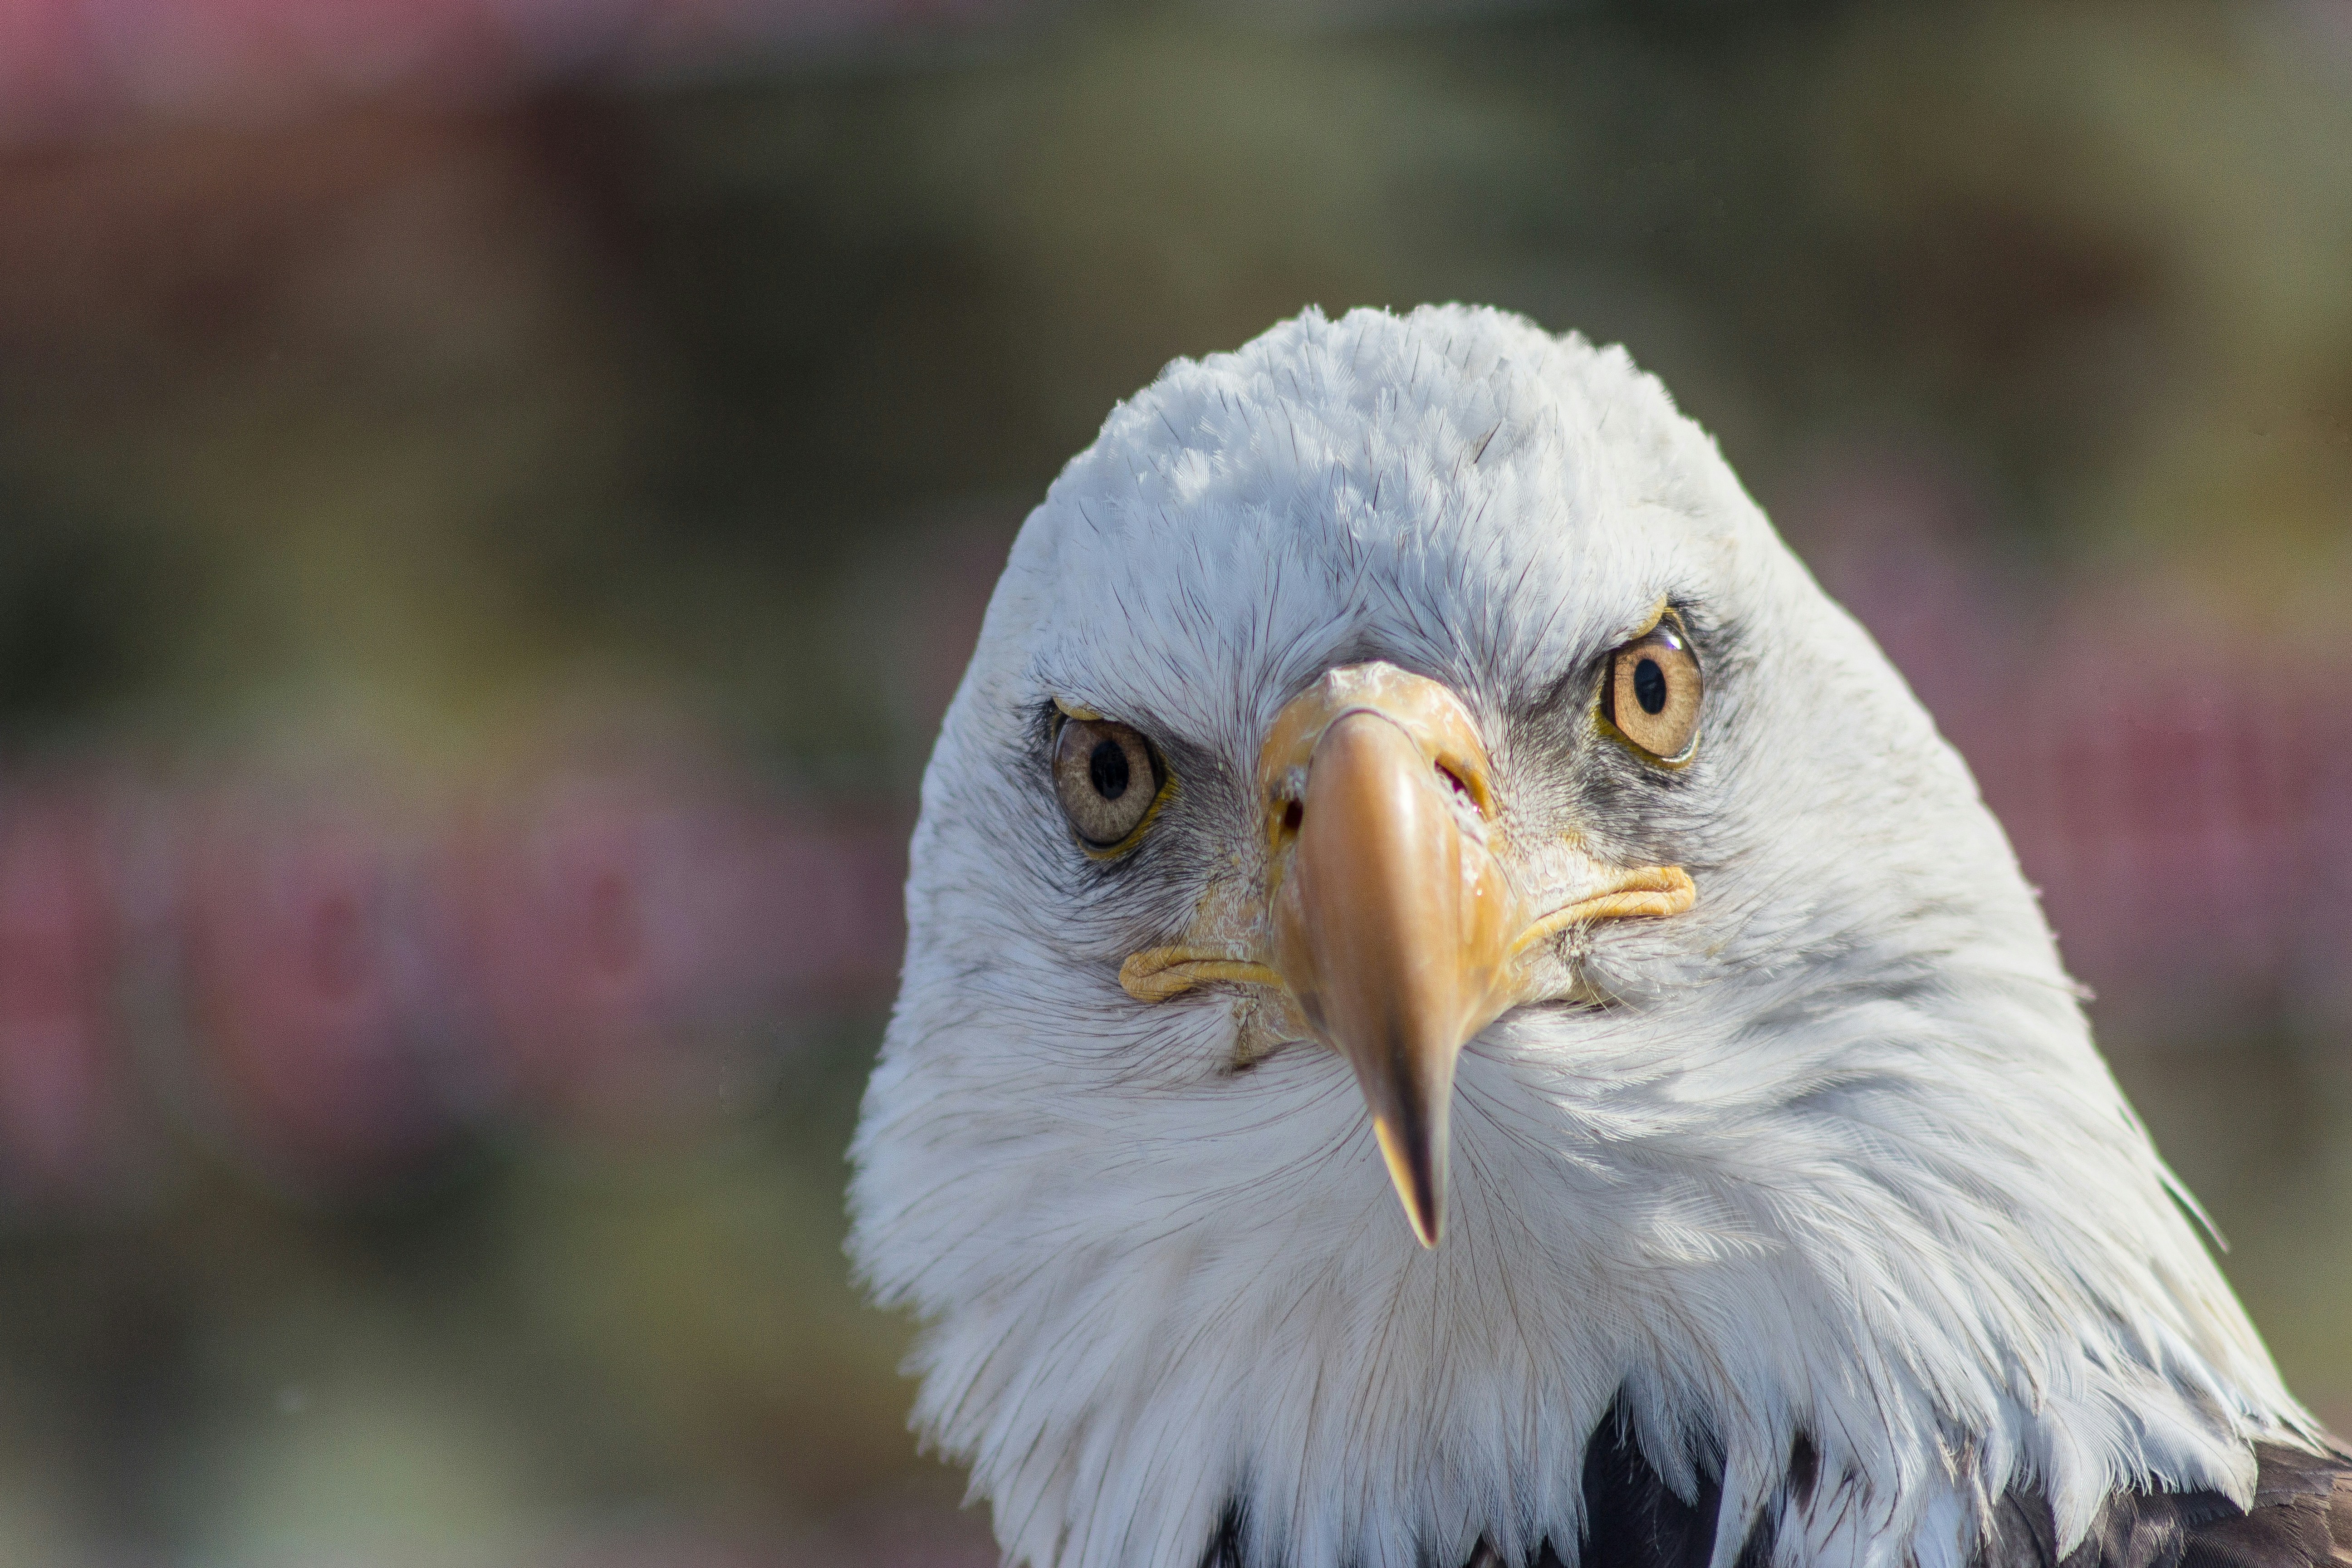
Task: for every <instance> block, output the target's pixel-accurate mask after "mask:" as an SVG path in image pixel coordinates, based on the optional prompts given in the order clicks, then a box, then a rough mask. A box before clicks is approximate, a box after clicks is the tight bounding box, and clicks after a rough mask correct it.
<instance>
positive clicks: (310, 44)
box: [0, 0, 1011, 136]
mask: <svg viewBox="0 0 2352 1568" xmlns="http://www.w3.org/2000/svg"><path fill="white" fill-rule="evenodd" d="M1010 8H1011V7H1010V6H1009V5H1007V4H1006V0H0V134H14V135H18V136H24V135H37V134H54V133H57V132H66V131H71V130H74V129H76V128H78V127H79V126H81V125H84V124H87V123H89V122H91V121H105V120H109V119H113V118H120V117H122V116H126V115H138V114H154V113H162V114H169V115H185V114H196V115H203V116H214V117H222V116H225V117H228V118H233V119H239V120H249V119H253V118H256V117H257V116H268V115H274V114H282V113H286V112H290V111H299V110H304V109H308V108H310V107H313V106H316V105H320V104H324V103H328V102H331V101H333V100H338V99H345V98H350V97H353V96H367V95H375V94H381V93H384V92H387V91H399V92H404V93H408V94H413V95H417V96H422V97H424V98H426V99H433V100H446V99H450V98H480V97H482V96H485V95H488V94H494V93H497V92H499V91H502V90H507V89H512V88H516V87H520V86H523V85H527V84H529V83H531V82H535V81H542V80H546V79H551V78H555V77H561V76H574V75H582V74H607V75H622V76H626V75H628V74H631V73H633V72H642V71H646V70H649V69H662V70H673V71H674V70H677V69H680V68H697V67H701V66H706V65H710V64H716V63H719V62H720V61H723V60H724V59H726V58H730V57H731V56H735V55H740V54H742V53H745V52H747V51H758V52H761V53H772V52H779V51H788V50H790V49H793V48H794V47H802V48H806V47H840V46H841V45H842V44H843V43H845V42H849V41H856V40H862V39H871V38H887V37H895V36H898V35H904V34H908V33H910V32H918V31H921V30H925V29H930V28H936V27H938V26H941V25H943V24H968V23H970V22H971V21H974V20H978V19H981V18H984V17H986V16H990V15H992V14H997V13H1001V12H1003V11H1005V10H1008V9H1010Z"/></svg>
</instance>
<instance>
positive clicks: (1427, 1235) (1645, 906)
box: [1119, 663, 1696, 1247]
mask: <svg viewBox="0 0 2352 1568" xmlns="http://www.w3.org/2000/svg"><path fill="white" fill-rule="evenodd" d="M1258 784H1259V790H1260V797H1261V799H1262V801H1263V803H1264V805H1265V812H1266V818H1265V832H1266V851H1267V854H1266V871H1265V879H1264V883H1263V887H1262V889H1258V890H1256V891H1257V896H1256V897H1243V898H1239V899H1236V898H1234V897H1233V896H1232V894H1231V893H1230V891H1224V892H1221V891H1220V890H1219V889H1212V893H1211V896H1210V897H1209V898H1208V899H1206V900H1203V901H1202V910H1201V912H1200V914H1199V916H1198V917H1197V918H1196V920H1195V921H1194V924H1193V929H1192V931H1189V932H1188V933H1187V935H1186V940H1185V941H1183V942H1180V943H1178V944H1177V945H1175V946H1172V947H1161V948H1151V949H1148V950H1146V951H1144V952H1138V953H1136V954H1134V955H1133V956H1132V957H1130V958H1129V960H1128V961H1127V963H1125V964H1124V965H1123V966H1122V967H1121V969H1120V972H1119V979H1120V983H1121V984H1123V985H1125V986H1126V988H1127V990H1128V992H1129V994H1131V995H1133V996H1135V997H1137V998H1138V999H1139V1000H1142V1001H1160V1000H1163V999H1164V998H1166V997H1169V996H1172V995H1175V994H1178V993H1180V992H1182V991H1185V990H1189V989H1191V988H1192V987H1193V986H1195V985H1199V984H1204V983H1209V982H1215V981H1226V982H1239V983H1242V984H1256V985H1272V986H1276V987H1279V988H1280V990H1281V991H1282V992H1283V993H1284V994H1285V995H1286V997H1287V999H1288V1000H1289V1001H1290V1003H1291V1004H1292V1005H1294V1006H1295V1007H1296V1009H1297V1014H1298V1015H1299V1016H1300V1017H1301V1018H1303V1020H1304V1021H1305V1024H1306V1026H1307V1030H1308V1031H1309V1032H1311V1033H1312V1034H1313V1035H1314V1037H1316V1038H1317V1039H1318V1040H1320V1041H1322V1042H1323V1043H1324V1044H1325V1045H1327V1046H1328V1047H1331V1048H1332V1049H1334V1050H1336V1051H1338V1052H1339V1055H1340V1056H1342V1057H1344V1058H1346V1059H1347V1061H1348V1062H1349V1065H1350V1066H1351V1067H1352V1068H1354V1069H1355V1075H1356V1081H1357V1083H1358V1085H1359V1086H1360V1088H1361V1089H1362V1090H1363V1095H1364V1102H1365V1105H1366V1108H1367V1109H1368V1110H1370V1113H1371V1121H1372V1131H1373V1134H1374V1136H1375V1137H1376V1138H1377V1139H1378V1141H1379V1142H1380V1147H1381V1154H1382V1155H1383V1156H1384V1157H1385V1158H1386V1160H1387V1162H1388V1169H1389V1176H1390V1179H1391V1181H1392V1182H1393V1183H1394V1184H1395V1185H1396V1191H1397V1195H1398V1197H1399V1198H1401V1199H1402V1201H1403V1204H1404V1210H1405V1215H1406V1217H1407V1218H1408V1219H1409V1220H1410V1221H1411V1222H1412V1229H1413V1234H1414V1235H1415V1236H1416V1237H1419V1238H1420V1240H1421V1242H1422V1245H1423V1246H1424V1247H1435V1246H1436V1245H1437V1242H1438V1238H1439V1237H1440V1236H1441V1235H1442V1234H1443V1232H1444V1222H1445V1176H1446V1164H1447V1159H1446V1153H1447V1142H1448V1126H1449V1111H1450V1109H1451V1106H1452V1102H1453V1092H1454V1063H1455V1061H1456V1059H1457V1058H1459V1057H1460V1055H1461V1053H1462V1047H1464V1046H1465V1044H1467V1043H1468V1042H1469V1041H1470V1039H1471V1038H1473V1037H1475V1036H1476V1035H1477V1033H1478V1032H1479V1031H1480V1030H1481V1029H1484V1028H1485V1027H1486V1026H1487V1025H1488V1024H1491V1023H1493V1022H1494V1021H1495V1020H1496V1018H1498V1017H1500V1016H1502V1015H1503V1014H1504V1013H1506V1012H1507V1011H1508V1010H1509V1009H1510V1008H1512V1007H1514V1006H1516V1005H1518V1004H1520V1003H1521V1002H1525V1001H1531V1000H1537V999H1539V998H1540V997H1541V996H1542V995H1543V994H1544V988H1543V986H1542V985H1541V984H1538V974H1537V973H1536V966H1534V965H1531V964H1530V963H1529V962H1528V959H1529V957H1530V955H1531V954H1532V953H1533V952H1534V951H1535V950H1536V949H1538V947H1539V946H1540V945H1541V944H1542V942H1543V941H1544V939H1545V938H1547V937H1549V936H1551V935H1553V934H1555V933H1557V932H1559V931H1561V930H1563V929H1565V928H1567V927H1569V926H1571V925H1575V924H1580V923H1589V922H1591V921H1601V920H1607V919H1612V918H1621V917H1624V916H1633V915H1665V914H1675V913H1679V912H1681V911H1682V910H1686V909H1688V908H1689V907H1690V905H1691V903H1692V901H1693V899H1694V898H1695V896H1696V894H1695V889H1694V888H1693V886H1692V883H1691V879H1690V878H1689V876H1688V875H1687V874H1685V872H1684V871H1683V870H1682V869H1681V868H1677V867H1645V868H1639V869H1634V870H1626V869H1623V868H1608V867H1601V866H1599V865H1598V864H1597V863H1594V862H1591V861H1590V860H1589V859H1585V858H1582V857H1581V856H1578V855H1575V854H1574V853H1573V852H1572V851H1570V852H1567V854H1566V858H1563V857H1562V856H1561V855H1554V856H1551V857H1549V859H1548V860H1547V862H1546V863H1547V864H1548V865H1549V868H1550V873H1549V875H1550V876H1551V879H1553V880H1559V879H1560V876H1561V875H1562V873H1561V870H1560V868H1561V867H1562V866H1566V867H1567V868H1568V869H1567V871H1566V872H1565V878H1566V883H1567V886H1565V887H1564V888H1563V889H1561V891H1562V892H1563V893H1564V894H1565V895H1566V898H1565V901H1562V902H1559V903H1557V904H1554V906H1553V907H1551V908H1549V909H1543V908H1532V909H1531V908H1530V905H1529V903H1528V900H1527V899H1526V898H1525V897H1524V896H1523V895H1522V893H1521V891H1520V889H1519V886H1518V883H1519V882H1520V881H1523V880H1526V878H1525V877H1524V876H1523V877H1521V878H1518V879H1515V878H1514V877H1513V875H1512V874H1511V872H1510V869H1509V868H1508V866H1507V862H1508V860H1509V857H1508V856H1507V847H1506V846H1504V844H1503V843H1502V837H1503V835H1502V828H1501V826H1500V824H1499V822H1498V820H1497V805H1498V803H1497V802H1496V799H1495V796H1494V784H1493V778H1492V773H1491V770H1490V768H1489V766H1488V763H1487V757H1486V750H1485V748H1484V747H1483V746H1482V745H1481V744H1480V742H1479V740H1478V736H1477V731H1476V728H1475V724H1474V723H1473V722H1472V720H1471V717H1470V714H1469V711H1468V710H1466V709H1465V707H1464V706H1463V704H1462V701H1461V700H1460V699H1459V698H1457V697H1455V696H1454V693H1453V692H1451V691H1450V690H1448V689H1446V688H1445V687H1444V686H1442V685H1440V684H1439V683H1438V682H1436V681H1433V680H1431V679H1428V678H1426V677H1424V676H1418V675H1413V674H1412V673H1410V672H1408V671H1405V670H1402V669H1399V668H1395V667H1394V666H1392V665H1387V664H1377V663H1376V664H1367V665H1358V666H1353V667H1350V668H1344V669H1335V670H1332V671H1330V672H1329V673H1328V674H1327V675H1326V676H1325V677H1324V678H1323V679H1322V680H1320V681H1319V682H1318V683H1317V684H1316V686H1315V687H1313V688H1312V689H1309V690H1307V692H1305V693H1303V694H1301V695H1300V696H1299V697H1298V698H1297V699H1296V700H1293V701H1292V702H1291V703H1290V704H1289V705H1288V706H1287V707H1286V708H1285V709H1284V710H1283V711H1282V712H1281V714H1280V715H1278V716H1277V717H1276V720H1275V722H1274V724H1273V726H1272V728H1271V729H1270V730H1269V731H1267V735H1266V739H1265V745H1264V748H1263V749H1262V751H1261V753H1260V757H1259V765H1258ZM1522 869H1524V868H1522ZM1542 901H1543V902H1544V903H1551V902H1552V900H1542ZM1554 973H1555V974H1556V970H1555V971H1554Z"/></svg>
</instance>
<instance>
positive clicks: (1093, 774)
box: [1054, 717, 1168, 855]
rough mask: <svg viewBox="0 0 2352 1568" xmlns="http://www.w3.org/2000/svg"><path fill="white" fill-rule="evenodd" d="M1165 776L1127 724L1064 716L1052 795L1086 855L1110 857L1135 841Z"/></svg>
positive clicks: (1146, 743) (1056, 740)
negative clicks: (1056, 799)
mask: <svg viewBox="0 0 2352 1568" xmlns="http://www.w3.org/2000/svg"><path fill="white" fill-rule="evenodd" d="M1167 776H1168V770H1167V769H1166V768H1165V767H1164V766H1163V765H1162V764H1161V763H1160V758H1159V754H1158V753H1157V752H1154V751H1153V750H1152V748H1151V742H1149V741H1147V740H1145V739H1144V738H1143V737H1142V736H1141V735H1140V734H1139V733H1137V732H1136V731H1134V730H1133V729H1131V728H1129V726H1128V725H1125V724H1120V723H1117V722H1114V721H1111V720H1108V719H1080V718H1076V717H1069V718H1065V719H1064V720H1063V721H1062V728H1061V732H1060V733H1059V734H1057V735H1056V736H1055V738H1054V794H1055V797H1056V798H1058V799H1059V800H1060V801H1061V803H1062V814H1063V815H1064V816H1067V817H1068V818H1069V819H1070V828H1071V831H1073V832H1075V833H1076V835H1077V836H1078V842H1079V843H1081V844H1083V845H1085V846H1086V847H1087V853H1089V854H1093V855H1115V854H1118V853H1119V852H1121V851H1123V850H1125V849H1127V848H1128V847H1129V845H1130V844H1131V843H1132V842H1133V841H1134V840H1135V839H1136V838H1138V837H1140V836H1141V835H1142V832H1143V828H1144V825H1145V824H1146V823H1148V822H1149V821H1150V819H1151V815H1152V807H1154V806H1155V805H1159V804H1160V795H1162V794H1164V793H1165V787H1166V783H1167Z"/></svg>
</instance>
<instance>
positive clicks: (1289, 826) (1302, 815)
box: [1282, 800, 1307, 833]
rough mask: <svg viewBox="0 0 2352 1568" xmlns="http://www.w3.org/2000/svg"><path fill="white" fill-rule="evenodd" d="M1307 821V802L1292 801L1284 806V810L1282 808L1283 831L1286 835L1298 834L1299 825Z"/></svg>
mask: <svg viewBox="0 0 2352 1568" xmlns="http://www.w3.org/2000/svg"><path fill="white" fill-rule="evenodd" d="M1306 820H1307V803H1306V802H1304V801H1297V800H1294V801H1290V802H1288V803H1286V805H1284V806H1283V808H1282V830H1283V831H1284V832H1285V833H1296V832H1297V831H1298V825H1299V824H1300V823H1302V822H1304V821H1306Z"/></svg>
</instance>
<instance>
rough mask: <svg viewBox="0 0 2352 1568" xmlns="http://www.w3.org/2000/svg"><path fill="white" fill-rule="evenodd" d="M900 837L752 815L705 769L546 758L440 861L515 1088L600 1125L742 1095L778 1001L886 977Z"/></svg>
mask: <svg viewBox="0 0 2352 1568" xmlns="http://www.w3.org/2000/svg"><path fill="white" fill-rule="evenodd" d="M897 837H898V836H897V834H896V833H893V832H887V831H876V830H872V829H867V830H856V829H851V828H845V827H843V826H828V825H826V824H824V823H822V822H819V821H816V820H813V819H812V820H802V819H799V818H798V817H796V816H793V815H791V814H785V813H779V812H777V811H775V810H774V809H773V808H771V809H770V810H768V811H764V812H761V811H755V810H753V809H751V808H750V807H749V806H747V805H745V804H744V803H743V802H742V801H740V799H737V798H734V797H732V796H731V795H730V793H729V791H728V790H727V789H726V788H725V787H723V786H722V785H721V784H720V783H719V781H718V780H716V779H710V778H704V779H697V780H692V781H687V780H681V779H678V778H676V777H672V778H668V779H662V778H659V777H656V776H652V775H648V774H634V775H633V774H627V773H620V774H614V773H584V772H562V773H556V774H554V775H553V776H551V777H550V778H548V779H546V780H545V781H543V782H542V783H541V784H540V785H539V786H538V787H537V788H536V789H535V790H534V791H532V792H530V793H529V794H527V795H525V796H524V797H523V798H522V799H521V800H520V802H519V803H516V804H514V805H508V806H505V807H502V808H489V809H485V810H484V811H482V812H481V813H479V814H478V816H476V817H475V818H474V819H473V820H472V821H470V822H469V823H467V825H466V826H464V827H463V828H462V829H461V830H460V832H459V834H458V836H457V847H456V851H455V853H454V855H453V857H452V865H453V867H454V868H455V874H456V877H457V885H458V887H459V888H460V889H461V891H460V892H459V894H458V899H459V901H460V903H461V906H462V908H463V910H464V911H465V913H464V916H463V919H464V945H465V949H466V952H467V955H468V959H469V962H470V964H471V972H470V978H471V981H472V984H473V986H474V988H475V994H477V995H478V998H479V1000H480V1002H481V1005H482V1007H483V1011H484V1016H485V1019H486V1023H487V1028H488V1035H489V1037H491V1038H492V1039H493V1040H494V1041H495V1047H494V1048H495V1050H496V1051H497V1052H499V1054H500V1057H501V1059H502V1060H503V1061H504V1063H505V1064H506V1065H507V1068H508V1069H509V1075H510V1080H511V1087H512V1091H513V1092H514V1093H515V1094H517V1095H518V1096H519V1097H520V1099H521V1100H524V1101H526V1102H529V1103H534V1104H537V1105H540V1106H542V1107H546V1108H550V1109H555V1110H561V1111H563V1112H565V1113H567V1114H570V1115H573V1116H579V1117H584V1118H586V1119H588V1120H589V1121H595V1122H599V1123H604V1124H613V1123H616V1122H620V1123H625V1122H634V1121H646V1120H647V1119H652V1120H656V1121H659V1120H663V1119H667V1118H669V1117H673V1116H676V1115H677V1114H680V1113H682V1112H688V1111H695V1110H704V1109H707V1108H709V1107H710V1106H711V1105H713V1104H716V1103H719V1102H723V1101H725V1100H730V1099H731V1098H732V1097H734V1096H735V1095H737V1094H739V1093H740V1092H742V1091H743V1090H744V1089H747V1088H748V1087H750V1086H751V1084H752V1083H754V1082H755V1081H756V1079H757V1078H758V1076H759V1073H760V1071H761V1068H762V1066H763V1065H764V1063H765V1062H766V1061H767V1060H768V1059H770V1058H772V1054H773V1049H774V1045H773V1042H772V1041H764V1040H763V1039H762V1036H763V1033H764V1031H765V1029H766V1028H767V1027H769V1026H772V1024H773V1022H774V1020H776V1019H777V1018H778V1017H779V1016H783V1015H786V1014H789V1013H792V1012H796V1011H802V1010H805V1009H806V1008H808V1007H809V1006H811V1005H822V1004H826V1003H831V1002H835V1001H838V1000H840V999H843V998H845V997H846V996H850V995H853V994H858V993H861V992H863V993H877V992H878V991H879V990H880V988H881V987H883V986H884V985H886V984H887V981H888V978H889V976H890V974H891V973H892V972H893V970H894V968H895V962H896V958H897V954H898V948H899V946H900V943H901V938H900V934H899V929H898V927H899V922H898V892H897V889H898V879H899V875H900V873H899V869H898V868H899V856H898V849H897Z"/></svg>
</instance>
